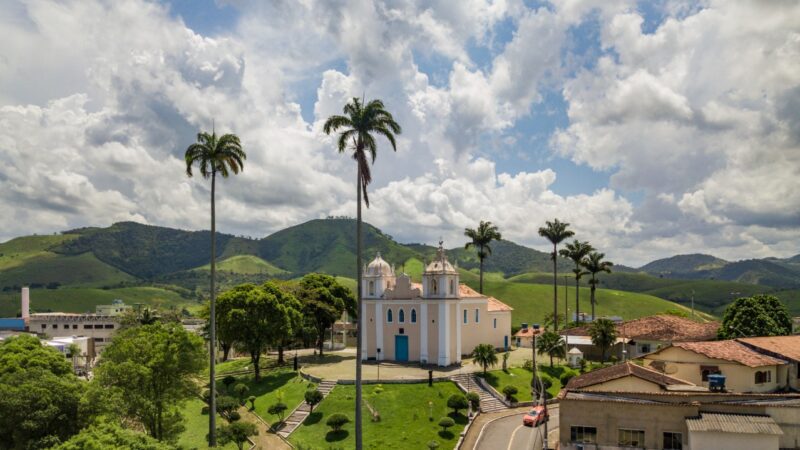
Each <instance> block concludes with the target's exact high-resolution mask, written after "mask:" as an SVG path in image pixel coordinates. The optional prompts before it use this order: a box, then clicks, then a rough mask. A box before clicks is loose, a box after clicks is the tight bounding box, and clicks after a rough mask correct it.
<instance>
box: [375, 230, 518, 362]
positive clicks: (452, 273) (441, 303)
mask: <svg viewBox="0 0 800 450" xmlns="http://www.w3.org/2000/svg"><path fill="white" fill-rule="evenodd" d="M361 292H362V306H361V314H362V317H363V318H364V320H363V322H362V323H363V326H364V331H365V332H364V333H362V335H361V339H362V352H361V359H362V360H365V361H366V360H379V361H398V362H406V361H408V362H411V361H419V362H420V363H422V364H435V365H438V366H450V365H453V364H458V363H460V362H461V358H462V356H466V355H469V354H470V353H471V352H472V349H473V348H475V346H476V345H478V344H491V345H493V346H494V347H496V348H498V349H507V348H508V347H509V345H510V343H511V342H510V339H511V337H510V334H511V311H512V308H511V307H510V306H508V305H506V304H505V303H503V302H501V301H499V300H497V299H495V298H493V297H487V296H485V295H481V294H479V293H478V292H476V291H475V290H473V289H471V288H470V287H468V286H466V285H464V284H460V283H459V276H458V271H457V270H456V268H455V267H454V266H453V265H452V264H450V262H449V261H448V260H447V256H446V255H445V252H444V249H443V248H442V245H441V243H440V244H439V250H438V252H437V256H436V259H435V260H434V261H432V262H431V263H430V264H428V265H427V267H425V270H424V272H423V274H422V283H413V282H412V281H411V278H410V277H409V276H408V275H406V274H400V275H399V276H395V270H394V267H393V266H391V265H389V263H387V262H386V261H384V260H383V259H382V258H381V256H380V254H378V255H377V256H376V257H375V259H374V260H372V262H370V263H369V265H368V266H366V267H365V268H364V275H363V279H362V285H361Z"/></svg>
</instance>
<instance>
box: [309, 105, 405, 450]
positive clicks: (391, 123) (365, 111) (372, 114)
mask: <svg viewBox="0 0 800 450" xmlns="http://www.w3.org/2000/svg"><path fill="white" fill-rule="evenodd" d="M343 111H344V115H342V116H340V115H333V116H330V117H328V120H326V121H325V125H324V126H323V130H324V131H325V134H331V133H333V132H336V131H337V130H341V131H340V132H339V138H338V139H337V148H338V149H339V153H345V152H346V151H347V149H348V147H349V148H350V149H351V150H352V151H353V159H354V160H355V161H356V165H357V167H358V169H357V171H356V175H357V177H356V273H357V276H356V286H361V281H362V280H361V275H362V274H361V271H362V270H363V267H362V265H361V246H362V245H361V240H362V234H361V194H362V193H363V194H364V204H365V205H366V206H367V208H369V197H368V196H367V186H368V185H369V184H370V183H371V182H372V174H371V173H370V168H369V161H368V155H369V156H371V157H372V162H373V163H375V155H376V152H377V148H378V144H377V142H376V140H375V137H374V136H373V135H374V134H379V135H382V136H384V137H385V138H386V139H387V140H388V141H389V143H390V144H392V149H393V150H395V151H397V143H396V142H395V135H397V134H400V133H401V132H402V129H401V128H400V125H399V124H398V123H397V122H395V120H394V117H392V114H391V113H390V112H389V111H387V110H386V108H385V107H384V105H383V102H382V101H380V100H371V101H370V102H369V103H367V104H366V105H364V104H363V102H362V101H360V100H359V99H358V98H357V97H353V100H352V101H351V102H350V103H348V104H346V105H345V106H344V109H343ZM356 290H357V293H356V295H357V296H358V297H357V299H358V301H357V303H356V311H361V288H360V287H359V288H358V289H356ZM362 319H363V318H362V317H360V316H358V320H357V323H358V325H357V328H358V329H359V330H364V324H363V323H362ZM356 355H361V339H358V340H357V342H356ZM355 401H356V450H361V449H362V447H363V443H362V431H361V357H360V356H359V357H357V358H356V398H355Z"/></svg>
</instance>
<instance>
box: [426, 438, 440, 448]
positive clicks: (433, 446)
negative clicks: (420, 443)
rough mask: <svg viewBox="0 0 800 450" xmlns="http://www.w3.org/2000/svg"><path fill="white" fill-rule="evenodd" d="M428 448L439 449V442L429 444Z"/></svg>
mask: <svg viewBox="0 0 800 450" xmlns="http://www.w3.org/2000/svg"><path fill="white" fill-rule="evenodd" d="M428 448H429V449H430V450H435V449H437V448H439V441H437V440H433V441H429V442H428Z"/></svg>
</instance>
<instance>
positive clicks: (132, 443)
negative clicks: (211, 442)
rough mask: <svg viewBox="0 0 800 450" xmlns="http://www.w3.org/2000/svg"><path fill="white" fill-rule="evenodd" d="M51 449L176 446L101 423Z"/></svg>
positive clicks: (144, 449) (154, 449) (128, 449)
mask: <svg viewBox="0 0 800 450" xmlns="http://www.w3.org/2000/svg"><path fill="white" fill-rule="evenodd" d="M51 450H175V447H173V446H172V445H169V444H167V443H164V442H160V441H158V440H156V439H153V438H152V437H150V436H148V435H146V434H144V433H138V432H136V431H133V430H128V429H125V428H122V427H121V426H119V425H117V424H114V423H99V424H96V425H92V426H90V427H88V428H84V429H83V430H81V432H80V433H78V434H76V435H75V436H73V437H72V438H71V439H70V440H68V441H66V442H64V443H63V444H61V445H58V446H56V447H53V449H51Z"/></svg>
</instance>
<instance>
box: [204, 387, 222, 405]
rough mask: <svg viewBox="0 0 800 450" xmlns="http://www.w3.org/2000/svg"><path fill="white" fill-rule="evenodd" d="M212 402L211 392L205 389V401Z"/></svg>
mask: <svg viewBox="0 0 800 450" xmlns="http://www.w3.org/2000/svg"><path fill="white" fill-rule="evenodd" d="M217 397H219V395H217ZM210 400H211V390H209V389H205V390H204V391H203V401H205V402H206V403H208V402H209V401H210Z"/></svg>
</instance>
